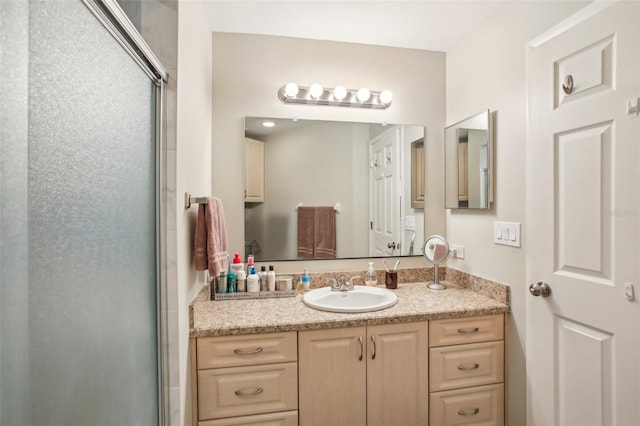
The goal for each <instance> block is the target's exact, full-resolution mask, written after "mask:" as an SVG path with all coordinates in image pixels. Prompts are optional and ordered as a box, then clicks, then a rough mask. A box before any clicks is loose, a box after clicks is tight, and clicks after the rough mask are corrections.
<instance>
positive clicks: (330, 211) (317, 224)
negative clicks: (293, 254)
mask: <svg viewBox="0 0 640 426" xmlns="http://www.w3.org/2000/svg"><path fill="white" fill-rule="evenodd" d="M298 257H299V258H303V259H335V257H336V211H335V209H334V208H333V207H305V206H300V207H298Z"/></svg>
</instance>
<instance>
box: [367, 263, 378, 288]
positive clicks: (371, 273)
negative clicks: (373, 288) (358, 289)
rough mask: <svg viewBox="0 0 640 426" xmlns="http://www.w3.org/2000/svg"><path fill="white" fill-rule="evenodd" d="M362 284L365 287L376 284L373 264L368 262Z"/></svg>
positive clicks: (376, 276) (376, 277) (376, 278)
mask: <svg viewBox="0 0 640 426" xmlns="http://www.w3.org/2000/svg"><path fill="white" fill-rule="evenodd" d="M364 283H365V284H366V285H376V284H378V275H377V274H376V270H375V269H373V262H369V269H367V273H366V274H365V276H364Z"/></svg>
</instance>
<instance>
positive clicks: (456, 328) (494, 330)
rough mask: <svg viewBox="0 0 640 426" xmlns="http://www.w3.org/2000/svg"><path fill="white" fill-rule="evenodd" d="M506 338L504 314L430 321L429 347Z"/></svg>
mask: <svg viewBox="0 0 640 426" xmlns="http://www.w3.org/2000/svg"><path fill="white" fill-rule="evenodd" d="M502 339H504V315H502V314H498V315H487V316H483V317H472V318H455V319H448V320H434V321H429V347H433V346H445V345H460V344H464V343H475V342H488V341H491V340H502Z"/></svg>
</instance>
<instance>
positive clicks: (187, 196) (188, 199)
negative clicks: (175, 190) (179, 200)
mask: <svg viewBox="0 0 640 426" xmlns="http://www.w3.org/2000/svg"><path fill="white" fill-rule="evenodd" d="M206 202H207V197H192V196H191V193H189V192H185V193H184V208H185V210H186V209H188V208H189V207H191V204H204V203H206Z"/></svg>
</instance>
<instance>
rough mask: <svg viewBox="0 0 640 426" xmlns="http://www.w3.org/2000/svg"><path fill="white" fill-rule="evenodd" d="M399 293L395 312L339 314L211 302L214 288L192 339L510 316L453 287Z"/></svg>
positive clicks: (297, 301) (202, 299)
mask: <svg viewBox="0 0 640 426" xmlns="http://www.w3.org/2000/svg"><path fill="white" fill-rule="evenodd" d="M393 291H394V292H395V293H396V294H397V295H398V303H396V304H395V305H394V306H392V307H390V308H387V309H383V310H380V311H376V312H365V313H334V312H323V311H319V310H316V309H313V308H310V307H308V306H307V305H305V304H304V303H303V302H302V296H295V297H285V298H272V299H251V300H219V301H209V300H208V296H209V288H208V287H205V288H204V289H203V290H202V291H201V292H200V294H199V295H198V296H197V297H196V299H195V300H194V301H193V303H192V305H191V309H190V335H191V336H192V337H210V336H225V335H237V334H254V333H268V332H278V331H293V330H312V329H321V328H341V327H350V326H357V325H369V324H371V325H373V324H392V323H401V322H411V321H420V320H431V319H443V318H458V317H468V316H474V315H490V314H498V313H505V312H509V306H508V305H507V304H506V303H503V301H499V300H496V299H495V298H491V297H489V296H487V295H485V294H482V293H481V292H478V291H474V290H471V289H470V288H465V286H464V285H463V286H459V285H456V284H451V283H448V288H447V289H446V290H429V289H427V288H426V283H425V282H419V283H401V284H399V285H398V288H397V289H395V290H393ZM504 302H506V300H505V301H504Z"/></svg>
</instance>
